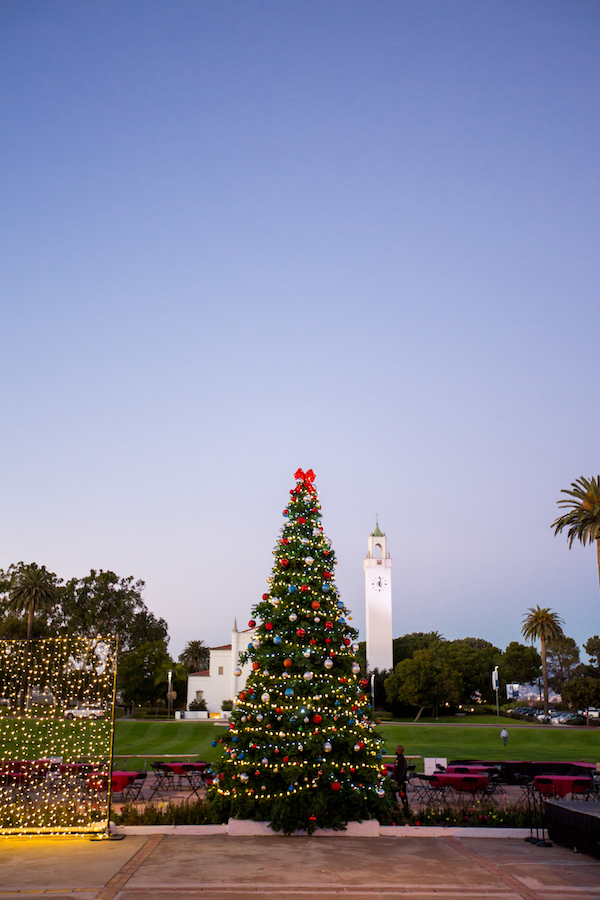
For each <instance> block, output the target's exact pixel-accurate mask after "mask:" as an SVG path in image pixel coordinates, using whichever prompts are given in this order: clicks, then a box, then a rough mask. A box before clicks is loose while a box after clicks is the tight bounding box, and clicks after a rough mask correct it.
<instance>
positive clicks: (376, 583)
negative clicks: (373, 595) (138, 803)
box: [371, 575, 387, 591]
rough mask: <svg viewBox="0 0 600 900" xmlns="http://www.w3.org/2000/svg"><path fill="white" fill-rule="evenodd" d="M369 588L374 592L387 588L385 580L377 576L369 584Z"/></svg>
mask: <svg viewBox="0 0 600 900" xmlns="http://www.w3.org/2000/svg"><path fill="white" fill-rule="evenodd" d="M371 587H372V588H373V590H374V591H385V589H386V587H387V581H386V580H385V578H382V577H381V576H380V575H377V576H376V577H375V578H374V579H373V580H372V582H371Z"/></svg>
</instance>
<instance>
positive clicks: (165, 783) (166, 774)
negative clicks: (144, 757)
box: [150, 762, 175, 800]
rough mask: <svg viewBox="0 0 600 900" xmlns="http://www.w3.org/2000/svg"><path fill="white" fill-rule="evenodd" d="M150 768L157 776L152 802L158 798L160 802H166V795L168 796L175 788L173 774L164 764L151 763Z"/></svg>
mask: <svg viewBox="0 0 600 900" xmlns="http://www.w3.org/2000/svg"><path fill="white" fill-rule="evenodd" d="M150 766H151V768H152V771H153V772H154V775H155V780H154V785H153V786H152V793H151V794H150V800H153V799H154V797H158V799H159V800H164V799H165V797H164V794H168V792H169V791H170V790H173V788H174V786H175V779H174V776H173V773H172V772H171V770H170V769H168V768H167V765H166V763H163V762H153V763H150Z"/></svg>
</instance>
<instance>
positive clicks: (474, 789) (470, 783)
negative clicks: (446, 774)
mask: <svg viewBox="0 0 600 900" xmlns="http://www.w3.org/2000/svg"><path fill="white" fill-rule="evenodd" d="M455 790H456V792H457V793H458V798H459V801H461V800H462V801H464V800H465V795H469V796H470V798H471V800H474V799H475V796H476V795H477V794H482V793H483V790H484V789H483V788H481V787H480V786H479V778H477V777H476V776H475V775H463V777H462V779H461V781H460V782H459V783H458V784H457V785H456V788H455Z"/></svg>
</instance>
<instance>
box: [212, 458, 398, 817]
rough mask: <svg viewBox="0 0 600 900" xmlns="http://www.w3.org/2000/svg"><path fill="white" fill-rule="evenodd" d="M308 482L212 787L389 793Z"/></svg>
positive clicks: (301, 481)
mask: <svg viewBox="0 0 600 900" xmlns="http://www.w3.org/2000/svg"><path fill="white" fill-rule="evenodd" d="M307 476H312V472H309V473H306V475H305V474H304V473H303V472H302V470H298V472H297V473H296V477H297V484H296V487H295V488H294V489H293V490H292V491H290V495H291V496H290V501H289V503H288V505H287V507H286V509H285V510H284V513H283V515H284V517H285V518H286V520H287V521H286V522H285V524H284V526H283V527H282V528H281V529H280V536H279V538H278V540H277V543H276V545H275V547H274V549H273V554H274V556H275V563H274V566H273V571H272V574H271V575H270V576H269V578H267V583H268V585H269V590H268V592H267V593H265V594H263V597H262V600H261V601H260V602H259V603H257V604H256V605H255V606H254V608H253V615H254V616H255V618H253V619H251V620H250V622H249V626H250V628H252V629H253V634H252V639H251V640H250V642H249V644H248V647H247V649H246V650H245V651H244V652H243V653H242V654H241V656H240V666H241V665H243V664H244V663H246V662H250V663H251V664H252V671H251V674H250V675H249V676H248V679H247V683H246V687H245V689H244V690H243V691H241V692H240V694H239V695H238V697H237V698H236V699H235V701H234V709H233V711H232V719H231V723H230V731H229V734H228V735H227V736H226V737H224V738H221V739H220V741H219V743H222V744H223V745H224V747H223V750H224V753H223V758H222V761H221V765H220V767H219V771H218V773H217V779H216V781H215V785H214V787H213V791H214V793H215V794H217V795H220V796H222V797H231V798H236V797H238V798H254V799H257V800H258V799H259V800H261V801H265V800H275V799H281V798H283V797H285V796H293V795H295V794H298V793H306V792H307V791H317V790H322V789H323V787H327V786H329V787H330V788H331V790H332V791H334V792H336V791H340V790H344V791H345V792H346V797H347V795H348V793H350V794H357V795H359V796H360V797H364V796H365V795H368V794H369V793H370V792H373V793H374V794H375V795H376V796H377V797H381V796H383V794H384V790H383V786H382V780H383V776H384V774H385V772H386V767H385V766H384V765H382V763H381V760H382V756H383V753H384V752H385V751H384V750H383V748H382V744H381V740H380V739H379V738H378V737H377V735H376V734H375V733H374V727H373V724H372V723H371V721H370V719H369V716H368V709H369V701H368V698H367V697H366V696H365V693H364V688H365V686H366V684H367V682H366V680H365V679H364V678H362V679H361V678H360V665H359V663H358V661H357V659H356V653H357V651H358V649H359V647H358V644H357V643H356V636H357V635H356V632H355V631H354V629H353V628H352V627H351V625H350V624H349V622H350V621H351V618H352V617H351V616H349V615H348V613H347V610H346V609H345V607H344V604H343V602H342V601H341V600H340V599H339V594H338V592H337V589H336V586H335V580H334V567H335V565H337V560H336V559H335V554H334V552H333V550H332V549H331V541H329V540H328V539H327V537H326V536H325V534H324V533H323V527H322V525H321V524H320V515H321V513H320V503H319V500H318V495H317V493H316V491H315V490H314V488H313V487H312V480H314V476H312V480H311V478H310V477H307ZM240 674H241V668H238V669H237V670H236V675H240ZM213 743H214V745H216V744H217V742H216V741H215V742H213ZM286 782H287V785H286Z"/></svg>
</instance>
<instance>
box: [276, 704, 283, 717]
mask: <svg viewBox="0 0 600 900" xmlns="http://www.w3.org/2000/svg"><path fill="white" fill-rule="evenodd" d="M275 712H276V713H277V715H281V713H282V712H283V709H282V707H281V706H278V707H277V709H276V710H275Z"/></svg>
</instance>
